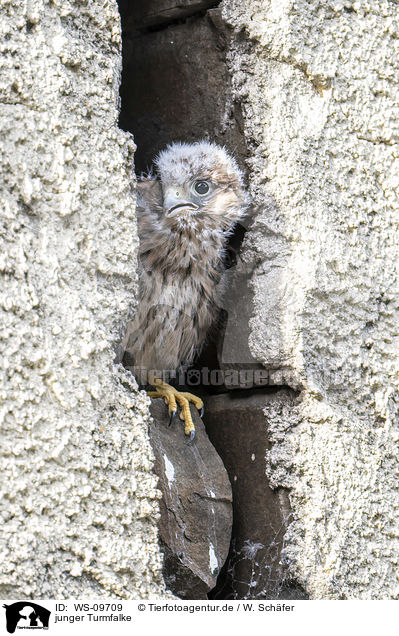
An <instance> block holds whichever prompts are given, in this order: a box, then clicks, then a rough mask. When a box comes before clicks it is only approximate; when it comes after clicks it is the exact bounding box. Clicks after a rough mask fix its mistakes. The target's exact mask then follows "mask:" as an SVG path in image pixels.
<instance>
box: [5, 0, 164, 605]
mask: <svg viewBox="0 0 399 636" xmlns="http://www.w3.org/2000/svg"><path fill="white" fill-rule="evenodd" d="M1 32H2V33H1V35H2V37H1V44H0V46H1V62H0V64H1V67H2V73H1V76H2V80H1V102H2V106H1V117H0V126H1V135H0V138H1V144H2V153H1V174H2V175H3V179H4V180H3V184H2V190H1V210H2V215H1V217H2V221H1V226H2V229H1V249H0V270H1V277H2V282H1V304H0V308H1V336H2V346H3V357H2V365H3V375H2V379H1V389H0V390H1V398H2V404H1V428H2V441H1V448H2V455H3V457H2V477H3V483H2V496H1V519H2V521H1V555H2V556H1V574H0V583H1V587H0V596H1V597H2V598H7V597H14V598H16V597H18V596H20V597H25V598H26V597H29V596H33V597H46V596H47V597H52V598H62V597H68V596H69V597H71V596H75V597H79V596H80V597H81V596H91V597H93V596H95V597H97V598H98V597H103V596H110V595H112V596H120V597H131V598H134V597H139V596H140V597H145V596H149V595H151V596H152V597H154V596H155V597H156V596H159V595H162V594H164V590H163V587H162V583H161V578H160V565H161V559H160V556H159V553H158V547H157V534H156V522H157V516H158V500H157V499H158V496H159V493H158V491H157V490H156V480H155V478H154V476H153V474H152V472H151V467H152V453H151V450H150V446H149V443H148V437H147V429H146V425H147V420H148V405H147V398H146V397H142V394H140V393H138V392H137V388H136V387H135V386H132V385H131V383H129V380H128V378H127V377H126V376H125V373H124V372H123V371H122V370H121V369H120V368H118V367H116V366H115V365H114V364H113V359H114V356H115V352H114V349H115V346H116V342H117V341H118V340H119V338H120V330H121V328H122V325H123V324H124V323H125V322H126V317H127V314H128V311H129V307H131V306H132V305H133V302H134V293H135V289H136V280H135V261H134V257H135V249H136V244H137V238H136V234H135V223H134V192H133V188H132V180H133V177H132V173H131V170H132V155H133V150H134V147H133V144H132V142H131V141H130V139H129V136H128V135H127V134H125V133H122V132H121V131H120V130H118V128H117V116H118V109H117V105H118V87H119V76H120V27H119V16H118V12H117V7H116V3H115V2H113V1H111V0H106V1H104V0H101V1H95V2H88V1H85V0H79V1H78V0H76V1H68V0H52V1H50V2H46V1H45V0H29V1H28V2H20V1H19V0H9V1H7V0H6V1H5V2H3V3H2V8H1Z"/></svg>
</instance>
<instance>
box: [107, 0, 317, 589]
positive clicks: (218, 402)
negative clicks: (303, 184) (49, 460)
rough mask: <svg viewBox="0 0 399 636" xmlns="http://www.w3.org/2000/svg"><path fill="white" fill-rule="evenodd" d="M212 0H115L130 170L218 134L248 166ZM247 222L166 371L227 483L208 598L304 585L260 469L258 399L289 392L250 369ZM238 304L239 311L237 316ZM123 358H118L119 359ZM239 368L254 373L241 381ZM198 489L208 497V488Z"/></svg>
mask: <svg viewBox="0 0 399 636" xmlns="http://www.w3.org/2000/svg"><path fill="white" fill-rule="evenodd" d="M218 4H219V3H218V2H209V1H208V2H206V1H203V2H201V1H197V2H190V1H189V0H187V1H186V2H183V3H181V4H180V5H179V6H174V5H173V3H172V2H167V1H166V0H165V1H162V2H159V1H158V2H153V1H150V2H148V3H140V2H138V1H137V2H128V1H127V0H119V6H120V13H121V20H122V32H123V72H122V83H121V89H120V95H121V112H120V121H119V124H120V127H121V128H122V129H123V130H126V131H129V132H131V133H132V134H133V135H134V139H135V142H136V145H137V152H136V154H135V170H136V172H137V174H141V173H143V172H148V171H149V170H151V166H152V163H153V159H154V157H155V156H156V155H157V154H158V152H159V151H160V150H162V149H163V148H165V146H166V145H167V144H169V143H171V142H175V141H184V142H194V141H198V140H200V139H208V140H210V141H212V142H216V143H218V144H220V145H223V146H225V147H226V148H227V150H228V151H229V152H231V153H232V154H233V155H234V156H235V158H236V159H237V162H238V164H239V166H240V168H241V170H242V171H243V173H244V174H247V168H246V159H247V158H248V157H249V150H248V145H247V141H246V139H245V136H244V126H243V116H242V112H241V105H240V104H239V103H238V102H237V101H235V99H234V98H233V91H232V89H231V78H230V75H229V71H228V67H227V63H226V55H227V51H228V48H229V40H230V38H231V37H232V34H231V31H230V29H229V28H227V27H226V26H224V24H223V20H222V17H221V14H220V12H219V10H218V9H217V5H218ZM248 228H249V224H246V227H244V226H237V228H236V230H235V232H234V233H232V234H231V236H230V238H229V244H228V247H227V250H226V262H225V265H226V269H228V270H229V271H230V272H231V277H230V278H231V281H232V285H231V288H230V291H229V292H228V294H227V303H226V307H225V308H223V309H222V311H221V313H220V320H219V324H218V328H217V329H215V330H214V333H213V337H212V338H210V340H209V342H208V344H207V346H206V347H205V348H204V350H203V352H202V354H201V356H200V357H199V359H198V360H197V361H196V363H195V364H194V365H193V367H192V368H191V369H189V370H188V371H187V372H186V374H185V376H184V379H183V382H181V383H179V382H176V386H178V387H179V388H183V387H184V388H185V389H187V390H189V391H191V392H195V393H196V394H198V395H201V396H202V397H203V399H204V402H205V407H206V408H205V416H204V418H203V419H204V424H205V426H206V429H207V433H208V436H209V438H210V440H211V442H212V444H213V446H214V447H215V448H216V450H217V452H218V453H219V456H220V457H221V459H222V461H223V463H224V465H225V467H226V470H227V472H228V475H229V478H230V482H231V485H232V490H233V515H234V521H233V535H232V541H231V548H230V553H229V556H228V558H227V561H226V564H225V566H224V568H223V569H222V571H221V572H220V574H219V578H218V582H217V585H216V587H215V588H214V589H213V590H212V591H211V592H210V593H209V598H214V599H230V598H258V599H259V598H265V599H266V598H279V599H285V598H287V599H288V598H292V599H293V598H305V595H304V593H303V591H302V590H301V589H300V588H299V587H298V586H296V584H295V583H294V582H292V581H288V580H287V575H286V571H285V569H284V567H283V566H282V565H281V550H282V545H283V536H284V534H285V530H286V527H287V523H288V519H289V514H290V513H289V503H288V497H287V494H286V493H285V494H284V492H282V491H281V490H279V491H278V492H277V491H272V490H271V489H270V488H269V487H268V486H267V483H266V481H265V479H266V478H265V472H266V464H265V462H266V460H265V455H266V452H267V450H268V448H269V443H268V441H267V429H266V424H265V416H264V407H265V404H267V403H269V402H272V401H273V400H275V399H279V398H280V397H281V396H284V398H285V399H286V400H287V401H288V402H290V401H293V400H295V399H296V398H297V395H298V394H297V393H296V392H295V391H293V390H292V389H290V388H289V387H286V386H270V385H269V384H268V383H267V382H266V383H262V382H258V381H257V380H256V378H257V377H258V376H257V375H256V374H262V372H263V371H264V367H263V366H262V365H261V364H260V363H258V362H257V361H256V360H254V359H253V358H252V357H251V355H250V352H249V347H248V337H249V318H250V315H251V311H252V309H251V308H252V291H251V287H250V284H249V281H248V278H249V275H248V274H247V275H246V278H245V274H242V275H241V278H239V279H237V275H236V274H237V272H238V270H239V267H238V265H239V255H240V250H241V245H242V243H243V241H244V240H245V235H246V233H247V232H248V231H250V229H248ZM238 273H239V272H238ZM237 280H239V282H238V283H237ZM237 307H238V308H239V309H240V311H238V312H237V316H236V314H235V313H234V310H235V309H236V308H237ZM232 316H233V319H232ZM235 316H236V317H235ZM227 337H229V338H230V339H231V340H232V341H233V343H234V345H235V346H236V351H235V354H234V355H235V359H234V362H233V363H231V362H229V361H226V360H225V359H224V351H223V340H224V339H225V338H227ZM229 360H230V358H229ZM133 362H134V361H131V360H129V359H128V358H127V357H125V359H124V364H125V365H126V366H130V365H131V364H133ZM204 370H206V373H207V375H206V378H207V381H206V382H204V377H205V375H204ZM226 372H231V373H232V374H233V375H234V373H238V380H237V381H234V382H233V384H231V385H229V386H228V385H227V384H226V381H225V378H226ZM190 373H191V376H190ZM212 373H213V374H214V375H213V376H212ZM240 373H243V374H244V376H240V375H239V374H240ZM245 374H246V375H245ZM234 377H235V376H234ZM241 377H244V379H245V378H246V379H248V378H253V379H252V381H249V382H247V383H246V381H244V382H241ZM259 377H260V376H259ZM190 378H191V380H192V381H191V382H189V381H188V379H190ZM212 378H213V379H212ZM220 378H222V381H219V380H220ZM226 479H227V478H226ZM205 499H207V501H208V500H209V501H212V497H208V496H207V497H205ZM226 536H227V534H226ZM227 544H228V539H227ZM168 550H169V549H168ZM169 552H170V551H169ZM169 552H167V554H166V553H165V554H166V556H165V567H166V569H168V567H169V566H170V568H173V567H175V565H173V564H176V563H177V562H180V561H181V555H179V554H176V555H172V554H169ZM168 564H169V566H168ZM170 564H172V565H170ZM187 576H188V577H189V575H188V574H187V570H186V568H185V567H183V566H182V567H181V571H180V570H179V571H178V572H177V571H176V572H175V573H173V572H170V571H169V572H168V574H167V576H166V580H167V581H169V582H170V585H171V586H172V583H173V580H174V581H175V588H173V587H172V588H171V589H173V591H174V592H175V593H177V591H176V590H177V588H176V585H177V583H176V581H178V588H179V589H180V588H181V586H184V581H185V580H186V579H185V577H187ZM187 581H188V583H187V586H188V587H190V589H191V592H190V593H191V594H195V593H196V592H195V590H197V588H196V587H195V586H196V583H195V582H193V581H191V580H189V578H187ZM201 589H202V588H201ZM198 593H199V592H198ZM202 593H203V592H201V594H202ZM182 596H183V597H185V598H196V597H195V596H191V597H190V596H187V595H185V594H184V593H182ZM201 598H203V597H201Z"/></svg>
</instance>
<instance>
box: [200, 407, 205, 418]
mask: <svg viewBox="0 0 399 636" xmlns="http://www.w3.org/2000/svg"><path fill="white" fill-rule="evenodd" d="M204 411H205V407H204V405H202V406H201V410H200V413H199V416H200V418H201V419H202V418H203V416H204Z"/></svg>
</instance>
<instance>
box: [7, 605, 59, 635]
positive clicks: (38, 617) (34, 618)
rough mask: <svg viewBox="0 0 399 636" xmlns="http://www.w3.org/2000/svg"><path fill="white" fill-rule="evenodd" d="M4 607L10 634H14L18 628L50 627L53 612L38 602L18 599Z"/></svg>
mask: <svg viewBox="0 0 399 636" xmlns="http://www.w3.org/2000/svg"><path fill="white" fill-rule="evenodd" d="M3 607H5V609H6V627H7V631H8V633H9V634H13V633H14V632H15V630H16V629H48V622H49V618H50V614H51V612H50V610H48V609H46V608H45V607H42V606H41V605H37V603H32V602H31V601H18V602H17V603H12V604H11V605H3Z"/></svg>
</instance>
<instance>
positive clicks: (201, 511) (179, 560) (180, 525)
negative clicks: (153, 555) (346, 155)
mask: <svg viewBox="0 0 399 636" xmlns="http://www.w3.org/2000/svg"><path fill="white" fill-rule="evenodd" d="M194 410H195V409H194V408H192V412H193V415H194V422H195V427H196V436H195V439H194V440H193V441H192V442H191V441H190V440H189V439H188V438H187V437H186V436H185V435H184V427H183V423H182V422H181V420H180V419H179V418H176V420H175V422H174V423H173V424H172V426H171V427H169V426H168V421H169V416H168V413H167V408H166V406H165V404H164V402H163V401H162V400H153V402H152V405H151V414H152V416H153V422H152V424H151V427H150V439H151V444H152V448H153V451H154V455H155V458H156V459H155V472H156V474H157V475H158V477H159V488H160V490H161V492H162V501H161V520H160V524H159V532H160V538H161V541H162V543H163V544H164V554H165V567H164V577H165V582H166V584H167V585H168V587H169V588H170V589H171V590H172V591H173V592H174V593H175V594H176V595H178V596H180V597H182V598H186V599H201V598H207V596H206V595H207V592H208V591H209V590H210V589H212V588H213V587H214V586H215V584H216V579H217V576H218V574H219V572H220V570H221V568H222V566H223V564H224V562H225V560H226V557H227V554H228V551H229V545H230V536H231V526H232V495H231V486H230V482H229V478H228V475H227V472H226V469H225V467H224V465H223V463H222V460H221V459H220V457H219V455H218V454H217V452H216V451H215V449H214V447H213V446H212V444H211V442H210V441H209V438H208V436H207V434H206V432H205V428H204V425H203V423H202V421H201V419H200V418H199V416H198V414H194Z"/></svg>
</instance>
